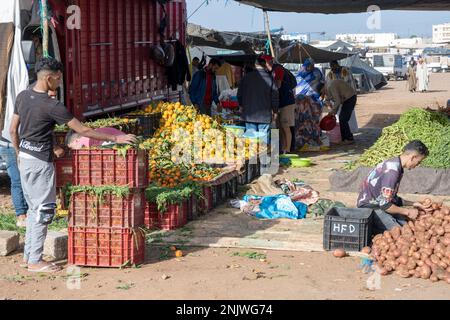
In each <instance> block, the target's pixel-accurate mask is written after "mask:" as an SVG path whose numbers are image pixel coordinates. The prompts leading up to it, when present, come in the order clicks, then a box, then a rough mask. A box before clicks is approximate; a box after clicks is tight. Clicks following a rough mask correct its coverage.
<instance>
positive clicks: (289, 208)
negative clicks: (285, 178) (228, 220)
mask: <svg viewBox="0 0 450 320" xmlns="http://www.w3.org/2000/svg"><path fill="white" fill-rule="evenodd" d="M252 199H255V200H262V202H261V204H260V205H259V209H260V211H259V212H256V213H255V217H256V218H258V219H303V218H305V216H306V212H307V209H308V206H307V205H306V204H304V203H301V202H292V200H291V198H290V197H289V196H287V195H284V194H280V195H277V196H268V197H258V196H245V197H244V201H247V202H249V200H252Z"/></svg>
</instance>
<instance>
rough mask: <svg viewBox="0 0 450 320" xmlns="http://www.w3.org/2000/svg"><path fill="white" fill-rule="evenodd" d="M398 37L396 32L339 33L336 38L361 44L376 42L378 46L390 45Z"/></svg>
mask: <svg viewBox="0 0 450 320" xmlns="http://www.w3.org/2000/svg"><path fill="white" fill-rule="evenodd" d="M396 38H397V34H395V33H355V34H350V33H345V34H337V35H336V40H342V41H346V42H352V43H359V44H369V43H370V44H374V45H376V46H389V44H390V43H391V42H392V41H394V40H395V39H396Z"/></svg>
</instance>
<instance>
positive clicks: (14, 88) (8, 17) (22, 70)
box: [0, 0, 29, 141]
mask: <svg viewBox="0 0 450 320" xmlns="http://www.w3.org/2000/svg"><path fill="white" fill-rule="evenodd" d="M0 22H13V23H14V25H15V26H16V28H15V34H14V46H13V48H12V51H11V60H10V64H9V70H8V80H7V81H8V84H7V88H6V94H7V99H6V109H5V125H4V127H3V131H2V136H3V137H4V138H5V139H8V140H9V141H11V136H10V134H9V127H10V124H11V119H12V116H13V113H14V104H15V103H16V97H17V95H18V94H19V93H20V92H22V91H23V90H26V89H27V87H28V84H29V78H28V70H27V66H26V64H25V59H24V57H23V52H22V43H21V41H22V30H21V29H20V4H19V0H2V10H1V13H0Z"/></svg>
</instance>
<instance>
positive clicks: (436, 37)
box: [433, 23, 450, 43]
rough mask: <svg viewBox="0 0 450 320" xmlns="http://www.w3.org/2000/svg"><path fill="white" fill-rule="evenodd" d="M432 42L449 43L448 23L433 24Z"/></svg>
mask: <svg viewBox="0 0 450 320" xmlns="http://www.w3.org/2000/svg"><path fill="white" fill-rule="evenodd" d="M433 43H450V23H443V24H436V25H433Z"/></svg>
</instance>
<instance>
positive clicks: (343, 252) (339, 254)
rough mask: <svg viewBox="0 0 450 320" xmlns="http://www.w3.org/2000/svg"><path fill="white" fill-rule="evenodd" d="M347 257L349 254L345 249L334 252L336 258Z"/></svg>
mask: <svg viewBox="0 0 450 320" xmlns="http://www.w3.org/2000/svg"><path fill="white" fill-rule="evenodd" d="M346 255H347V253H346V252H345V250H344V249H340V248H339V249H336V250H334V251H333V256H334V257H335V258H343V257H345V256H346Z"/></svg>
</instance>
